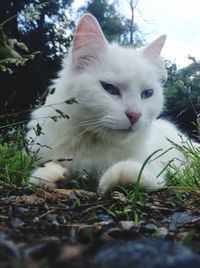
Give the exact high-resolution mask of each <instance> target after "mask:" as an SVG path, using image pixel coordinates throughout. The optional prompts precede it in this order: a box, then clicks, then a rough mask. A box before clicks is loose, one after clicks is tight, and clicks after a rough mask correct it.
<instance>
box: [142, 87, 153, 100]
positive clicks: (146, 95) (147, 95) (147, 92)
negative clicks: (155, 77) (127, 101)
mask: <svg viewBox="0 0 200 268" xmlns="http://www.w3.org/2000/svg"><path fill="white" fill-rule="evenodd" d="M152 95H153V89H145V90H143V91H142V92H141V98H142V99H147V98H150V97H151V96H152Z"/></svg>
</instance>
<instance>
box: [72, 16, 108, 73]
mask: <svg viewBox="0 0 200 268" xmlns="http://www.w3.org/2000/svg"><path fill="white" fill-rule="evenodd" d="M107 45H108V43H107V40H106V39H105V37H104V34H103V32H102V30H101V27H100V25H99V23H98V21H97V20H96V19H95V17H94V16H92V15H91V14H85V15H84V16H83V17H82V18H81V19H80V21H79V23H78V25H77V28H76V31H75V34H74V39H73V43H72V57H73V64H74V65H75V67H76V69H79V70H81V69H84V67H85V66H87V65H88V64H90V62H92V61H94V60H97V59H98V56H99V52H101V51H102V50H104V49H105V48H106V47H107Z"/></svg>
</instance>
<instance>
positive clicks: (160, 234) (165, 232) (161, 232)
mask: <svg viewBox="0 0 200 268" xmlns="http://www.w3.org/2000/svg"><path fill="white" fill-rule="evenodd" d="M168 234H169V231H168V230H167V228H165V227H159V228H158V229H157V231H156V233H155V236H157V237H160V238H165V237H166V236H167V235H168Z"/></svg>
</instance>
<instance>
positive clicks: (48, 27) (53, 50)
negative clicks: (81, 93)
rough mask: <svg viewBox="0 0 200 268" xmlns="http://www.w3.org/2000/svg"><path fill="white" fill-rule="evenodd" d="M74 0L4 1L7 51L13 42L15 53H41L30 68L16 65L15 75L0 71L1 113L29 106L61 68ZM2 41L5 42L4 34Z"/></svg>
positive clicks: (0, 15)
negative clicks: (1, 86)
mask: <svg viewBox="0 0 200 268" xmlns="http://www.w3.org/2000/svg"><path fill="white" fill-rule="evenodd" d="M71 3H72V0H60V1H56V0H50V1H43V0H31V1H27V0H22V1H13V0H8V1H1V2H0V23H3V22H5V21H7V23H6V24H4V29H3V30H4V33H6V37H7V38H6V43H4V50H5V47H6V46H7V45H9V53H10V54H13V53H14V54H15V56H18V54H20V55H22V54H25V53H24V51H25V52H27V51H26V50H27V49H28V50H29V52H28V54H30V55H33V53H34V52H35V51H39V52H40V53H39V54H37V57H35V59H34V62H31V63H29V62H27V64H26V67H24V66H17V68H15V66H12V71H13V75H12V76H11V75H10V74H9V73H2V72H1V73H0V79H1V84H2V85H3V88H1V99H0V107H1V113H5V112H10V111H13V110H15V111H19V110H23V109H27V108H28V107H29V105H30V104H33V103H34V101H35V99H36V98H38V96H39V95H41V94H42V93H44V91H45V90H46V88H47V87H48V85H49V81H50V79H51V78H53V76H54V75H55V73H56V71H57V70H58V69H59V66H60V59H61V56H62V55H63V53H65V52H66V50H67V48H68V46H69V43H70V41H71V31H70V30H71V28H73V21H72V20H71V18H70V15H69V14H70V12H71V11H70V5H71ZM10 18H12V20H10ZM0 42H1V44H2V42H4V41H3V36H2V34H1V36H0ZM24 44H26V46H25V45H24ZM0 46H1V45H0ZM1 47H2V46H1ZM1 52H2V51H0V54H1ZM3 53H5V51H3ZM10 54H9V55H10ZM4 55H5V54H4ZM26 58H29V56H28V55H27V56H26V57H23V60H24V61H26ZM3 60H4V59H3ZM20 60H21V58H19V57H15V59H14V60H13V58H12V60H10V58H9V61H8V60H7V59H6V63H5V60H4V63H5V64H7V62H9V63H10V62H12V63H13V61H14V63H17V64H19V61H20ZM22 63H24V62H22ZM8 100H9V101H8Z"/></svg>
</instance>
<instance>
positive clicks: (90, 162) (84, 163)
mask: <svg viewBox="0 0 200 268" xmlns="http://www.w3.org/2000/svg"><path fill="white" fill-rule="evenodd" d="M70 155H71V156H72V158H73V160H72V161H71V162H70V163H67V167H68V168H70V169H72V170H73V171H81V170H83V169H85V170H91V169H95V170H97V171H100V172H103V171H105V170H107V169H108V168H109V167H111V166H112V165H113V164H115V163H117V162H120V161H123V160H126V159H128V158H131V157H133V151H132V150H130V148H125V147H123V148H122V147H110V146H99V147H97V148H90V149H86V150H81V151H78V152H76V151H71V152H70Z"/></svg>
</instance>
